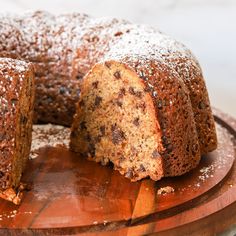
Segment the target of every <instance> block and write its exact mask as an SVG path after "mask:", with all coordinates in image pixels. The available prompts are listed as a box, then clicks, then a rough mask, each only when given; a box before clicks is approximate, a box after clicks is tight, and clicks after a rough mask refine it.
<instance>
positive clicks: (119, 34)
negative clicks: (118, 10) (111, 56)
mask: <svg viewBox="0 0 236 236" xmlns="http://www.w3.org/2000/svg"><path fill="white" fill-rule="evenodd" d="M122 34H123V33H122V32H120V31H118V32H116V33H115V34H114V35H115V37H117V36H121V35H122Z"/></svg>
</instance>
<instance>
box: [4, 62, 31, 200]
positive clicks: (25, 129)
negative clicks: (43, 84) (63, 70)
mask: <svg viewBox="0 0 236 236" xmlns="http://www.w3.org/2000/svg"><path fill="white" fill-rule="evenodd" d="M33 104H34V75H33V67H32V65H31V64H28V63H25V62H22V61H19V60H13V59H7V58H0V197H2V198H5V199H6V200H9V201H13V202H14V203H15V204H18V203H19V202H20V195H19V194H20V189H19V185H20V179H21V175H22V173H23V171H24V168H25V165H26V162H27V160H28V157H29V152H30V145H31V132H32V119H33Z"/></svg>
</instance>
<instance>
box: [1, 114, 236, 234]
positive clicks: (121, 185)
mask: <svg viewBox="0 0 236 236" xmlns="http://www.w3.org/2000/svg"><path fill="white" fill-rule="evenodd" d="M214 113H215V119H216V123H217V133H218V141H219V147H218V149H217V150H216V151H214V152H212V153H210V154H208V155H206V156H203V157H202V160H201V163H200V165H199V167H198V168H196V169H195V170H193V171H192V172H190V173H188V174H186V175H184V176H181V177H175V178H166V179H163V180H161V181H158V182H154V181H152V180H149V179H145V180H142V181H139V182H136V183H131V182H130V181H129V180H128V179H126V178H124V177H123V176H121V175H120V174H119V173H118V172H117V171H114V170H112V167H111V166H110V167H104V166H100V165H99V164H97V163H94V162H91V161H87V160H85V159H83V158H81V157H79V156H77V155H76V154H74V153H71V152H69V151H68V150H67V149H65V148H62V147H61V148H60V147H58V148H53V147H44V148H42V149H40V153H39V157H37V158H36V159H33V160H31V161H30V162H29V165H28V167H27V172H26V173H25V175H24V176H23V180H24V182H28V183H31V184H32V189H31V190H30V191H29V192H26V193H25V195H24V198H23V201H22V204H21V205H20V206H15V205H13V204H12V203H9V202H6V201H3V200H0V233H1V234H4V233H5V234H7V235H18V234H19V233H24V234H25V235H35V234H38V235H48V234H59V235H65V234H66V235H68V234H86V235H87V234H89V235H95V234H96V235H99V234H100V235H143V234H150V233H159V234H162V235H169V234H175V235H184V234H190V233H191V235H194V234H196V235H197V234H199V233H205V235H208V234H209V235H211V234H212V233H216V232H220V231H223V230H225V229H227V228H228V227H230V225H232V224H233V223H235V224H236V169H235V168H236V167H235V166H234V159H235V156H236V144H235V139H236V120H235V119H233V118H231V117H229V116H227V115H225V114H223V113H221V112H220V111H217V110H214ZM166 186H171V187H172V188H173V189H174V190H175V191H174V192H172V193H168V194H164V195H162V194H157V192H158V190H159V189H160V188H164V187H166ZM219 222H220V223H219Z"/></svg>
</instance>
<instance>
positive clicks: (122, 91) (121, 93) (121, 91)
mask: <svg viewBox="0 0 236 236" xmlns="http://www.w3.org/2000/svg"><path fill="white" fill-rule="evenodd" d="M124 95H125V88H121V89H120V91H119V93H118V97H119V98H122V97H123V96H124Z"/></svg>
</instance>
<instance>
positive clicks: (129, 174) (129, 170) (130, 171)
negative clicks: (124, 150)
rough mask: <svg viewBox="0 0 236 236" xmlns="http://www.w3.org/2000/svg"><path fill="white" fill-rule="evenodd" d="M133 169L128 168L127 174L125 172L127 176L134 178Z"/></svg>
mask: <svg viewBox="0 0 236 236" xmlns="http://www.w3.org/2000/svg"><path fill="white" fill-rule="evenodd" d="M133 176H134V175H133V171H132V170H131V169H128V171H127V172H126V174H125V177H126V178H130V179H131V178H133Z"/></svg>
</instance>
